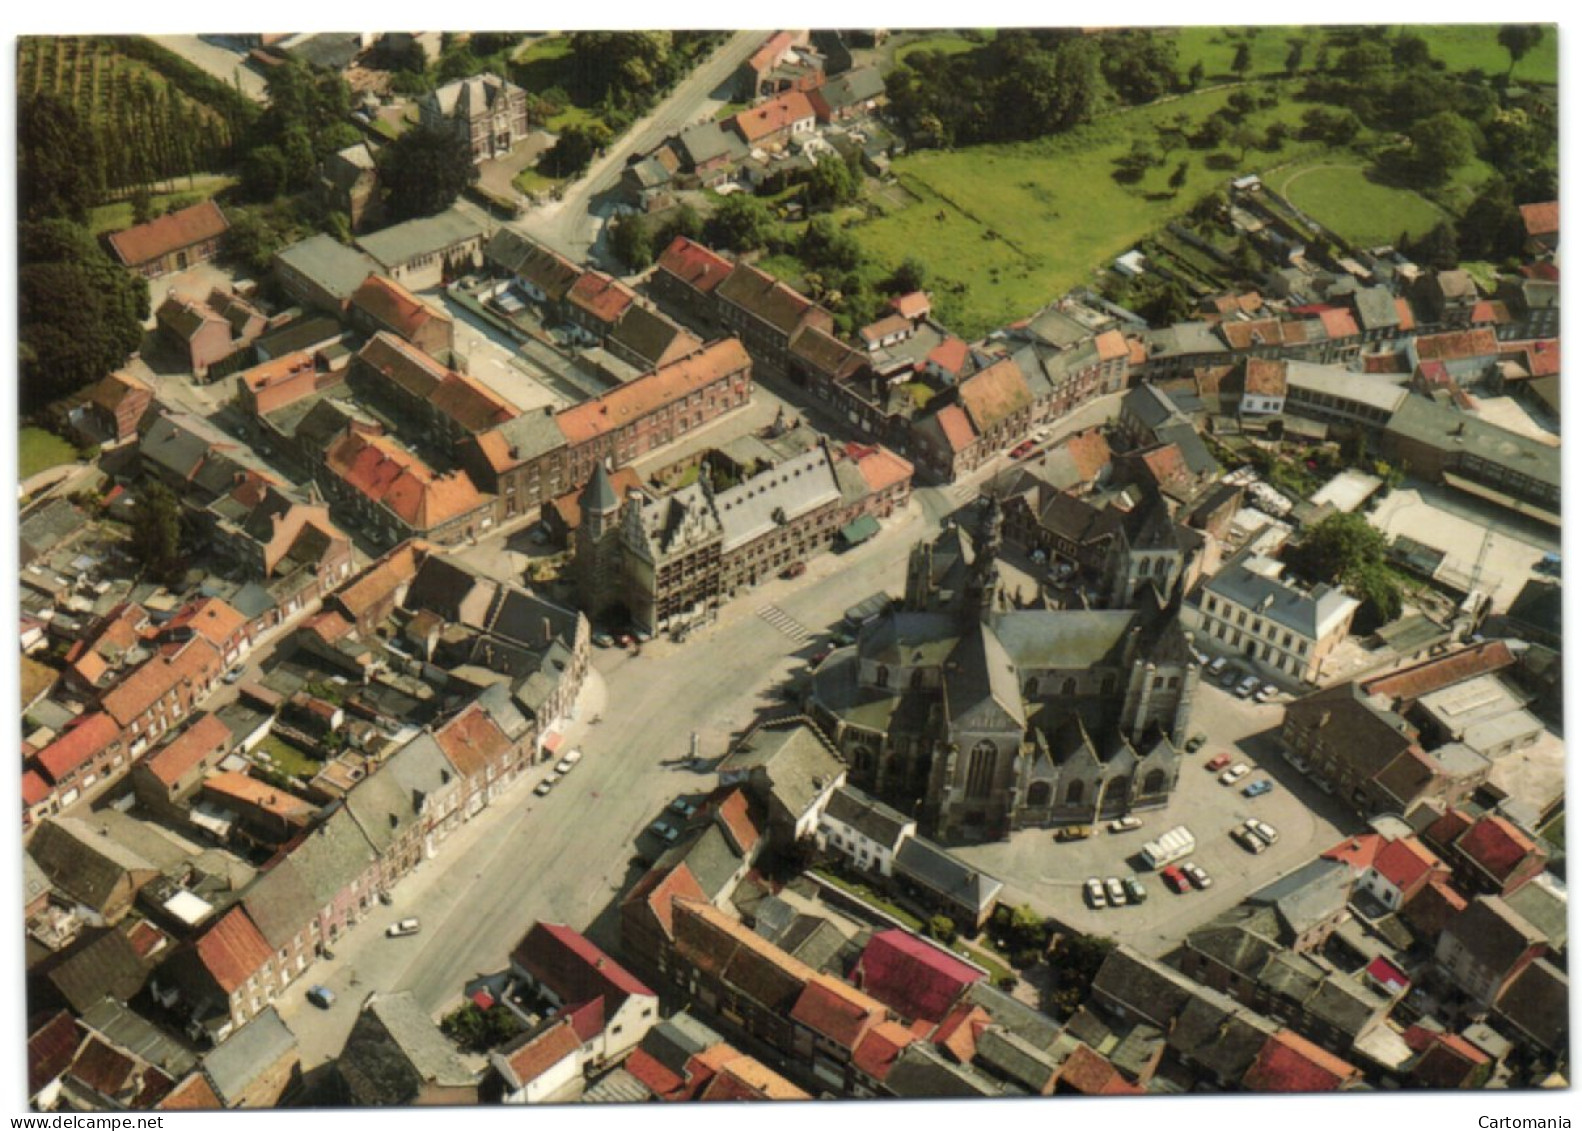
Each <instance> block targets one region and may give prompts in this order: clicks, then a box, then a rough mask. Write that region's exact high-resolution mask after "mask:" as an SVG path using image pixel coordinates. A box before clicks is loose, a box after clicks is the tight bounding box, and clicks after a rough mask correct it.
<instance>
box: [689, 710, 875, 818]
mask: <svg viewBox="0 0 1582 1131" xmlns="http://www.w3.org/2000/svg"><path fill="white" fill-rule="evenodd" d="M715 769H716V772H717V773H719V774H722V775H725V774H732V773H748V772H751V771H754V770H758V769H762V770H763V772H764V773H765V774H766V775H767V776H768V778H769V781H770V784H771V794H772V796H773V797H774V798H776V799H777V800H778V801H779V802H780V803H781V804H782V805H784V806H785V807H786V809H787V810H788V811H789V812H790V813H792V814H794V815H796V816H800V815H801V814H803V813H805V812H807V809H808V807H809V806H810V805H812V803H813V801H814V800H815V798H817V796H818V795H819V794H820V793H821V792H822V791H823V789H824V788H825V787H826V786H828V785H829V783H830V782H831V781H833V780H834V778H835V777H836V775H838V774H839V773H841V772H842V771H843V770H844V769H845V764H844V763H843V762H842V761H841V760H840V758H839V757H838V756H837V755H836V754H835V752H834V751H833V750H831V749H830V747H829V746H828V745H827V744H826V743H825V742H824V740H823V739H822V738H821V737H820V736H819V735H818V733H817V732H815V731H814V730H813V729H812V728H811V727H809V726H807V725H806V724H804V723H800V722H794V723H792V724H790V725H773V724H771V725H767V726H760V727H757V728H755V729H754V730H753V731H752V733H751V734H749V735H747V737H746V738H744V739H743V740H742V741H741V742H740V743H738V744H737V746H736V748H735V749H734V750H732V751H731V752H730V753H729V754H728V755H726V756H725V758H724V759H722V760H721V762H720V763H719V765H718V766H717V767H716V768H715ZM815 781H818V782H819V783H820V784H818V785H815V784H814V782H815Z"/></svg>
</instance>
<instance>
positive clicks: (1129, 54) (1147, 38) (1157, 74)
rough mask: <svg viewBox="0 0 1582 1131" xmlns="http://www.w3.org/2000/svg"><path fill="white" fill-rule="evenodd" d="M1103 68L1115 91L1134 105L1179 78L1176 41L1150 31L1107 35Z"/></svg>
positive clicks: (1162, 91)
mask: <svg viewBox="0 0 1582 1131" xmlns="http://www.w3.org/2000/svg"><path fill="white" fill-rule="evenodd" d="M1100 69H1101V70H1102V73H1103V75H1104V79H1105V81H1106V82H1108V83H1109V84H1110V87H1111V88H1112V89H1113V90H1114V91H1115V93H1116V94H1118V95H1120V97H1121V98H1122V99H1124V100H1125V101H1127V102H1130V103H1132V104H1133V105H1140V104H1141V103H1144V102H1152V101H1153V100H1154V99H1156V98H1158V97H1160V96H1161V95H1164V94H1168V93H1170V91H1172V90H1174V89H1175V88H1176V85H1177V84H1178V83H1179V82H1180V78H1179V76H1178V75H1177V72H1176V47H1175V43H1174V41H1173V40H1171V39H1169V38H1167V37H1165V36H1161V35H1156V34H1154V33H1153V32H1151V31H1128V32H1120V33H1117V34H1114V35H1108V36H1105V37H1104V40H1103V50H1102V54H1101V63H1100Z"/></svg>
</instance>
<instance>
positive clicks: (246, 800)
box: [203, 770, 318, 826]
mask: <svg viewBox="0 0 1582 1131" xmlns="http://www.w3.org/2000/svg"><path fill="white" fill-rule="evenodd" d="M203 791H204V793H206V794H209V795H210V796H213V797H218V798H219V799H220V800H221V801H222V802H224V801H236V802H241V803H242V804H244V805H252V806H254V807H255V808H258V809H262V810H263V811H264V812H266V813H269V814H271V815H273V816H275V817H278V818H280V819H281V820H282V821H285V822H286V823H287V824H292V825H297V826H306V825H307V824H308V822H309V821H311V820H312V818H313V814H315V813H316V812H318V806H316V805H314V804H313V803H312V802H311V801H304V800H303V799H302V798H300V797H298V796H297V795H296V794H294V793H287V792H286V791H285V790H283V789H281V788H279V787H278V786H273V785H270V784H269V783H268V782H265V781H259V780H258V779H257V778H253V777H248V776H247V775H246V774H240V773H236V772H234V771H231V770H221V771H220V772H219V773H217V774H210V775H209V776H208V777H206V778H204V779H203Z"/></svg>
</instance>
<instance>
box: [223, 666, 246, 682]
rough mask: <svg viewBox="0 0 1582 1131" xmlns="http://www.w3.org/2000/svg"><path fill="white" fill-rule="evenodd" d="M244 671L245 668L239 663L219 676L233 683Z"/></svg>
mask: <svg viewBox="0 0 1582 1131" xmlns="http://www.w3.org/2000/svg"><path fill="white" fill-rule="evenodd" d="M246 671H247V669H246V668H245V667H243V666H242V665H241V664H237V665H236V666H235V667H234V668H232V669H231V670H230V671H228V672H226V673H225V675H224V676H222V677H221V678H222V679H224V680H225V682H226V683H235V682H236V681H237V680H239V679H241V678H242V676H243V675H244V674H245V673H246Z"/></svg>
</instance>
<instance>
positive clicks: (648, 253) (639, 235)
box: [610, 214, 654, 271]
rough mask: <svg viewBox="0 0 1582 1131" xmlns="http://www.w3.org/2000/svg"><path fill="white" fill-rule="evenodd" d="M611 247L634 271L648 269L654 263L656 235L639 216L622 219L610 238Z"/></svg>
mask: <svg viewBox="0 0 1582 1131" xmlns="http://www.w3.org/2000/svg"><path fill="white" fill-rule="evenodd" d="M610 247H611V249H612V250H613V251H614V252H615V254H616V256H618V257H619V258H620V260H621V262H622V263H624V264H626V265H627V266H628V267H630V268H631V269H632V270H634V271H641V270H642V269H643V268H644V267H647V266H648V265H649V264H650V263H652V262H653V261H654V233H653V232H652V230H651V229H650V228H649V224H648V221H647V219H646V218H644V217H643V216H641V215H637V214H633V215H631V216H623V217H621V219H620V220H619V221H618V222H617V223H616V225H615V230H614V232H613V233H612V234H611V236H610Z"/></svg>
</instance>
